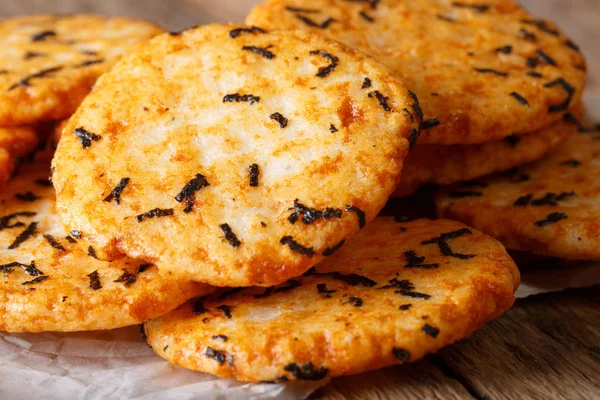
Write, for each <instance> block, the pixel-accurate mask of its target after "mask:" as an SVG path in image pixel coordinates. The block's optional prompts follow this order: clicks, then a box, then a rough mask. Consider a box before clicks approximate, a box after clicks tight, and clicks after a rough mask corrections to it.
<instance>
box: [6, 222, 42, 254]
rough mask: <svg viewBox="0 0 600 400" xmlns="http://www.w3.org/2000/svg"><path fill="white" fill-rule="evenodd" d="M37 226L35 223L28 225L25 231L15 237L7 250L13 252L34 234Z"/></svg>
mask: <svg viewBox="0 0 600 400" xmlns="http://www.w3.org/2000/svg"><path fill="white" fill-rule="evenodd" d="M37 226H38V223H37V222H32V223H30V224H29V225H28V226H27V228H25V230H24V231H23V232H21V233H20V234H19V236H17V237H16V239H15V240H14V242H12V243H11V245H10V246H8V249H9V250H14V249H16V248H17V247H19V246H20V245H21V244H23V242H25V241H26V240H27V239H30V238H31V237H32V236H33V235H34V234H35V233H36V229H37Z"/></svg>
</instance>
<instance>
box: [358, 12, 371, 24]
mask: <svg viewBox="0 0 600 400" xmlns="http://www.w3.org/2000/svg"><path fill="white" fill-rule="evenodd" d="M358 15H360V16H361V17H362V18H363V19H364V20H365V21H367V22H375V18H373V17H371V16H370V15H369V14H367V13H366V12H365V11H361V12H359V13H358Z"/></svg>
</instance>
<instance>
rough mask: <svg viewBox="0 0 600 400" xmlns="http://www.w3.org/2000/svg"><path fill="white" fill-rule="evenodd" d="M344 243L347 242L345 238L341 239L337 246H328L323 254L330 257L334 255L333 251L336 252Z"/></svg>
mask: <svg viewBox="0 0 600 400" xmlns="http://www.w3.org/2000/svg"><path fill="white" fill-rule="evenodd" d="M344 243H346V241H345V240H341V241H340V242H339V243H338V244H336V245H335V246H333V247H328V248H326V249H325V250H324V251H323V256H325V257H329V256H330V255H332V254H333V253H335V252H336V251H338V250H339V249H340V248H341V247H342V246H343V245H344Z"/></svg>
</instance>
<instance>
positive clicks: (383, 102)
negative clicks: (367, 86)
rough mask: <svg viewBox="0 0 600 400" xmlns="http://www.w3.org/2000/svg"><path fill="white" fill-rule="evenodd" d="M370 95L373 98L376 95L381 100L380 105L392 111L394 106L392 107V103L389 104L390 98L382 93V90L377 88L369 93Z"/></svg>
mask: <svg viewBox="0 0 600 400" xmlns="http://www.w3.org/2000/svg"><path fill="white" fill-rule="evenodd" d="M369 97H370V98H373V97H375V98H376V99H377V100H378V101H379V105H380V106H381V107H382V108H383V109H384V110H385V111H387V112H392V108H391V107H390V105H389V104H388V100H389V99H390V98H389V97H387V96H384V95H383V94H381V92H379V90H375V91H372V92H370V93H369Z"/></svg>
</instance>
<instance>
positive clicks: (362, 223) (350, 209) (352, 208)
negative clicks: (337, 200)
mask: <svg viewBox="0 0 600 400" xmlns="http://www.w3.org/2000/svg"><path fill="white" fill-rule="evenodd" d="M346 212H353V213H356V215H357V216H358V226H359V228H361V229H362V228H364V226H365V225H366V224H367V216H366V214H365V212H364V211H363V210H361V209H360V208H358V207H356V206H346Z"/></svg>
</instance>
